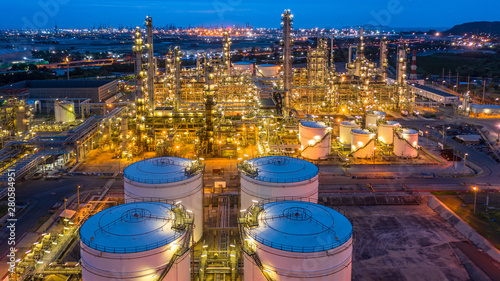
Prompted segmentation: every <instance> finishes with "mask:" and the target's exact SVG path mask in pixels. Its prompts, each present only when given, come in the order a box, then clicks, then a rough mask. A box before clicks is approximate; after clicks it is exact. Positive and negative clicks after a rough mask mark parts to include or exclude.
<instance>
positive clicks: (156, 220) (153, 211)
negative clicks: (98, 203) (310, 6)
mask: <svg viewBox="0 0 500 281" xmlns="http://www.w3.org/2000/svg"><path fill="white" fill-rule="evenodd" d="M174 220H175V214H174V212H173V211H172V205H170V204H167V203H160V202H134V203H127V204H123V205H118V206H115V207H111V208H109V209H106V210H104V211H101V212H99V213H97V214H95V215H93V216H92V217H90V218H89V219H88V220H87V221H86V222H85V223H84V224H83V225H82V227H81V228H80V239H81V241H82V242H83V244H85V245H87V246H88V247H90V248H92V249H95V250H98V251H103V252H108V253H137V252H143V251H149V250H152V249H156V248H159V247H162V246H165V245H167V244H170V243H172V242H173V241H175V240H177V239H178V238H179V237H181V236H182V235H183V234H184V232H185V231H178V230H174V229H172V225H173V223H174Z"/></svg>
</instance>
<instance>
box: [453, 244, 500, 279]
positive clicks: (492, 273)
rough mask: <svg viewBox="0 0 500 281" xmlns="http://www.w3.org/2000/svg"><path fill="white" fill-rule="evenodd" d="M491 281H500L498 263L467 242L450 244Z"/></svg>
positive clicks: (499, 266) (499, 265)
mask: <svg viewBox="0 0 500 281" xmlns="http://www.w3.org/2000/svg"><path fill="white" fill-rule="evenodd" d="M452 244H453V245H455V246H456V247H457V248H458V249H460V251H462V253H464V254H465V255H466V256H467V257H468V258H469V259H470V260H471V261H472V262H474V263H475V264H476V266H477V267H479V268H480V269H481V270H482V271H483V272H484V273H485V274H486V275H488V277H489V278H491V280H493V281H500V263H499V262H497V261H496V260H494V259H493V258H492V257H490V256H489V255H488V254H486V253H484V252H479V251H478V250H477V249H476V248H475V247H474V246H472V245H471V244H470V243H468V242H452Z"/></svg>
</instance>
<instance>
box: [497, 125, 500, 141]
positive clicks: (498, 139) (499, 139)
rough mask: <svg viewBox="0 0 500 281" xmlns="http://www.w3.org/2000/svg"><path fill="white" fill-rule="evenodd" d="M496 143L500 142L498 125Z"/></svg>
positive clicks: (499, 127) (499, 126)
mask: <svg viewBox="0 0 500 281" xmlns="http://www.w3.org/2000/svg"><path fill="white" fill-rule="evenodd" d="M497 128H498V130H497V142H500V124H499V125H498V126H497Z"/></svg>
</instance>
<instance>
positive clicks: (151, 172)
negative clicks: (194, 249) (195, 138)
mask: <svg viewBox="0 0 500 281" xmlns="http://www.w3.org/2000/svg"><path fill="white" fill-rule="evenodd" d="M203 168H204V167H203V165H202V164H201V163H200V162H199V161H194V160H191V159H186V158H179V157H157V158H151V159H146V160H142V161H139V162H136V163H133V164H131V165H129V166H128V167H127V168H126V169H125V170H124V171H123V175H124V192H125V202H134V201H135V200H140V201H143V200H144V199H143V198H161V199H168V200H172V201H174V202H180V203H181V204H182V205H184V206H185V207H186V209H188V211H190V212H193V214H194V218H195V223H194V225H195V228H194V239H195V241H198V240H199V239H200V238H201V235H202V234H203V223H202V222H203V190H202V188H203V186H202V181H203Z"/></svg>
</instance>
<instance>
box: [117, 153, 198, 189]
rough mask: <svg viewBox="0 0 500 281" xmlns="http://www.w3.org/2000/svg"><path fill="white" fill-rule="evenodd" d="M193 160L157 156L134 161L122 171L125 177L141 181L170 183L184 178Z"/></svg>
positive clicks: (186, 176)
mask: <svg viewBox="0 0 500 281" xmlns="http://www.w3.org/2000/svg"><path fill="white" fill-rule="evenodd" d="M192 163H193V160H191V159H186V158H179V157H157V158H151V159H146V160H142V161H139V162H135V163H133V164H131V165H129V166H128V167H127V168H125V170H124V171H123V175H124V176H125V178H127V179H129V180H131V181H135V182H141V183H171V182H178V181H183V180H186V179H188V178H190V177H192V176H193V175H192V174H191V175H189V174H187V173H186V169H188V168H189V167H190V166H191V164H192Z"/></svg>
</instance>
